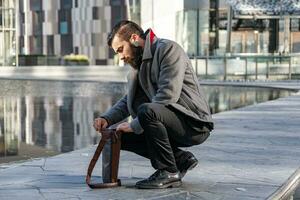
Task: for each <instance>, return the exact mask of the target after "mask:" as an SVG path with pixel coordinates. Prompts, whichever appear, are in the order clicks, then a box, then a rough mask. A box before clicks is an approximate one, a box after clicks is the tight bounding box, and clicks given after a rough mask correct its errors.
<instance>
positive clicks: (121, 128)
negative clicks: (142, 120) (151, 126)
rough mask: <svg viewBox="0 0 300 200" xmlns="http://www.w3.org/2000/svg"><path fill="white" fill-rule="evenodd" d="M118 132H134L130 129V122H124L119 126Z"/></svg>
mask: <svg viewBox="0 0 300 200" xmlns="http://www.w3.org/2000/svg"><path fill="white" fill-rule="evenodd" d="M117 131H122V132H133V130H132V128H131V127H130V124H129V123H128V122H123V123H121V124H119V125H118V126H117Z"/></svg>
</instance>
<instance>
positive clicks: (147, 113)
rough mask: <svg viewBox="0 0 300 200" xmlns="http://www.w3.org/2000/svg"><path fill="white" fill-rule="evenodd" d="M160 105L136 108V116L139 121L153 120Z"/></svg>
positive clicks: (148, 104) (146, 105) (145, 104)
mask: <svg viewBox="0 0 300 200" xmlns="http://www.w3.org/2000/svg"><path fill="white" fill-rule="evenodd" d="M161 106H162V105H160V104H157V103H144V104H142V105H140V106H139V107H138V112H137V116H138V118H139V120H140V121H147V120H155V119H157V117H158V113H159V110H160V108H161Z"/></svg>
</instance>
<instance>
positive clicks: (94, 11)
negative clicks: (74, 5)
mask: <svg viewBox="0 0 300 200" xmlns="http://www.w3.org/2000/svg"><path fill="white" fill-rule="evenodd" d="M93 19H99V8H98V7H93Z"/></svg>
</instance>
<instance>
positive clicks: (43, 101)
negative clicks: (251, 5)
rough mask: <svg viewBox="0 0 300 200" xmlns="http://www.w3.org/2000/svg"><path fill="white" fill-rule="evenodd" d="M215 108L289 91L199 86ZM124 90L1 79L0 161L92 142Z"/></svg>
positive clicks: (120, 87)
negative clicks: (96, 124)
mask: <svg viewBox="0 0 300 200" xmlns="http://www.w3.org/2000/svg"><path fill="white" fill-rule="evenodd" d="M203 89H204V91H205V93H206V95H207V96H206V97H207V100H208V102H209V105H210V107H211V110H212V112H213V113H216V112H221V111H225V110H230V109H234V108H238V107H242V106H245V105H250V104H255V103H259V102H263V101H268V100H272V99H276V98H279V97H285V96H288V95H290V94H291V93H292V91H288V90H277V89H274V90H270V89H265V88H247V87H243V88H242V87H220V86H203ZM125 91H126V85H125V84H122V83H100V82H99V83H97V82H71V81H28V80H0V164H1V163H5V162H10V161H16V160H26V159H30V158H34V157H41V156H50V155H55V154H59V153H61V152H69V151H72V150H76V149H81V148H84V147H87V146H89V145H91V144H96V143H97V142H98V141H99V134H98V133H97V132H95V130H94V128H93V126H92V124H93V119H94V118H95V116H97V115H99V114H100V113H103V112H104V111H106V110H107V109H108V108H110V107H111V106H112V105H113V104H114V103H115V102H116V101H117V100H118V99H119V98H121V97H122V96H123V94H124V93H125Z"/></svg>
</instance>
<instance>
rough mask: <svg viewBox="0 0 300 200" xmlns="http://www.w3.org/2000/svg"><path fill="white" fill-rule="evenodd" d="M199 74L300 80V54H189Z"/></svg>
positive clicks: (209, 76) (232, 77) (208, 76)
mask: <svg viewBox="0 0 300 200" xmlns="http://www.w3.org/2000/svg"><path fill="white" fill-rule="evenodd" d="M190 59H191V62H192V64H193V67H194V69H195V71H196V74H197V75H198V76H204V78H220V77H221V78H222V79H224V80H227V79H237V78H239V79H245V80H248V79H255V80H257V79H270V78H273V79H274V78H275V79H289V80H290V79H300V53H292V54H249V53H247V54H226V55H224V56H194V57H190Z"/></svg>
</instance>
